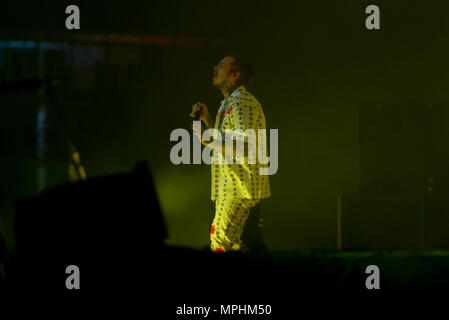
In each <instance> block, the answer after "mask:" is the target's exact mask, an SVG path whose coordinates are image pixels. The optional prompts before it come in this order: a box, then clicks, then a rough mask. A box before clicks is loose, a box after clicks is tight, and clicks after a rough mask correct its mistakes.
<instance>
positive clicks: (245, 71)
mask: <svg viewBox="0 0 449 320" xmlns="http://www.w3.org/2000/svg"><path fill="white" fill-rule="evenodd" d="M228 56H229V57H232V58H233V61H232V63H231V70H230V72H232V73H236V72H237V71H238V72H240V77H239V78H238V79H237V82H236V86H242V85H243V86H247V85H248V83H249V82H250V81H251V79H252V78H253V77H254V74H255V73H256V70H255V67H254V65H253V64H251V63H249V62H247V61H245V60H244V59H243V58H241V57H238V56H233V55H232V54H229V55H228Z"/></svg>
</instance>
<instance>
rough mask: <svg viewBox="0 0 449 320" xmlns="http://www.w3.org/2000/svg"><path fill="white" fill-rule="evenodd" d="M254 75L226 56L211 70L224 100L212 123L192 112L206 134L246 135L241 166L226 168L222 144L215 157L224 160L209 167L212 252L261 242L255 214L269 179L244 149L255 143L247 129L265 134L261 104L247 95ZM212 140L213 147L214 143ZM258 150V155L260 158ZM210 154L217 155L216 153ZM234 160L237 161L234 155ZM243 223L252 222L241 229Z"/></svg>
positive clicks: (203, 111)
mask: <svg viewBox="0 0 449 320" xmlns="http://www.w3.org/2000/svg"><path fill="white" fill-rule="evenodd" d="M253 75H254V67H253V65H251V64H249V63H247V62H245V61H244V60H242V59H241V58H238V57H234V56H229V55H228V56H226V57H224V58H223V59H222V60H221V61H220V62H219V63H218V64H217V65H216V66H215V68H214V77H213V80H212V84H213V85H214V86H215V87H217V88H218V89H220V91H221V93H222V94H223V96H224V100H222V102H221V106H220V108H219V109H218V112H217V116H216V117H215V121H214V120H213V119H212V117H211V114H210V113H209V110H208V108H207V106H206V105H205V104H203V103H200V102H198V103H196V104H195V105H194V106H193V109H192V113H196V112H200V117H199V119H200V120H202V121H203V123H204V124H205V126H206V128H207V129H211V128H215V130H216V131H217V132H219V133H221V136H222V137H224V136H225V134H224V133H225V132H226V131H227V130H235V129H241V130H242V131H239V132H243V136H244V137H243V139H244V150H245V157H244V160H243V161H240V162H239V161H233V162H232V163H227V161H225V160H224V152H221V150H225V147H224V143H223V148H220V155H219V156H220V157H222V160H223V161H221V162H220V163H215V162H212V163H211V171H212V191H211V199H212V201H214V202H215V217H214V220H213V222H212V226H211V229H210V242H211V243H210V246H211V250H212V251H214V252H228V251H247V250H248V249H252V246H257V245H260V243H263V242H262V240H261V234H260V227H261V219H259V211H258V209H259V204H260V201H261V199H264V198H268V197H270V195H271V191H270V184H269V179H268V175H262V174H260V171H261V170H260V168H262V167H265V165H263V164H260V162H259V161H255V162H256V163H255V164H254V162H253V161H248V149H250V150H251V147H254V146H257V145H258V144H257V143H256V144H252V145H250V148H248V143H249V141H250V139H248V136H245V133H244V132H245V130H247V129H254V130H255V132H256V135H257V132H258V131H257V130H258V129H266V124H265V115H264V113H263V111H262V107H261V105H260V103H259V101H257V99H256V98H255V97H254V95H252V94H251V93H250V92H248V91H247V90H246V87H247V84H248V82H249V80H251V78H252V77H253ZM194 133H195V135H196V136H197V137H198V138H199V139H200V140H201V142H202V144H203V145H205V146H209V147H210V148H214V147H211V145H212V143H210V142H209V141H204V140H202V132H199V131H198V130H195V129H194ZM258 139H260V137H258ZM215 140H216V141H214V143H215V145H216V143H217V139H215ZM218 142H219V143H221V141H218ZM258 151H259V150H257V152H256V154H259V153H258ZM213 152H215V153H216V150H214V151H213ZM263 152H265V150H264V151H263ZM215 155H217V154H215ZM233 157H234V158H233V159H234V160H236V153H235V151H233ZM250 211H251V214H250ZM247 221H248V222H249V221H251V223H248V224H247V225H246V226H245V223H246V222H247ZM251 229H252V230H251ZM244 230H245V234H243V233H244ZM258 232H259V233H258ZM242 234H243V237H242ZM246 234H251V235H252V237H251V236H249V237H247V238H248V240H245V235H246ZM255 237H256V238H255ZM242 240H243V241H242Z"/></svg>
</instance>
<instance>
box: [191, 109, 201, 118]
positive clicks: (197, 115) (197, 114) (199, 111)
mask: <svg viewBox="0 0 449 320" xmlns="http://www.w3.org/2000/svg"><path fill="white" fill-rule="evenodd" d="M200 113H201V108H200V110H198V111H196V112H192V113H191V114H190V116H191V117H192V118H193V120H195V121H198V120H200Z"/></svg>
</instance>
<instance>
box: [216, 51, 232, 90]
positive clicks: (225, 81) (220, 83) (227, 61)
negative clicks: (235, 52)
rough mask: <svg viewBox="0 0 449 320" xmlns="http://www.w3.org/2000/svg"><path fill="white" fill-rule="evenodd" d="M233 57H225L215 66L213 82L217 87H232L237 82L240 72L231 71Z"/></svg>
mask: <svg viewBox="0 0 449 320" xmlns="http://www.w3.org/2000/svg"><path fill="white" fill-rule="evenodd" d="M233 60H234V58H233V57H229V56H227V57H224V58H223V59H221V61H220V62H219V63H218V64H217V65H216V66H215V67H214V77H213V79H212V84H213V85H214V87H217V88H230V87H232V86H233V85H234V84H235V81H236V80H237V77H238V72H236V73H232V72H230V70H231V66H232V61H233Z"/></svg>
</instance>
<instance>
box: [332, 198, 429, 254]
mask: <svg viewBox="0 0 449 320" xmlns="http://www.w3.org/2000/svg"><path fill="white" fill-rule="evenodd" d="M424 214H425V200H424V197H421V196H398V195H374V194H373V195H347V196H341V197H340V198H339V207H338V221H339V243H338V247H339V249H351V250H352V249H354V250H357V249H360V250H361V249H392V250H393V249H409V250H418V249H423V248H424V245H425V243H424V240H425V239H424V232H425V231H424V229H423V222H424V218H425V216H424Z"/></svg>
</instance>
